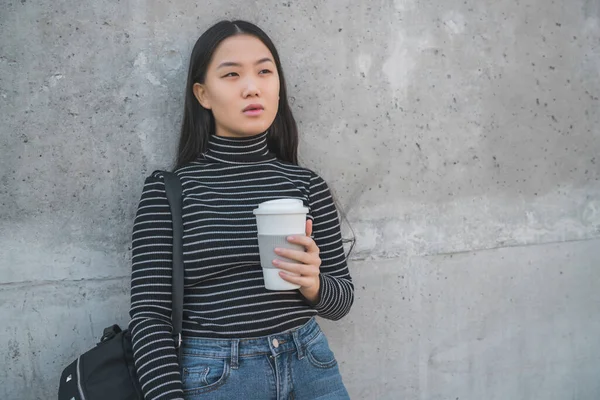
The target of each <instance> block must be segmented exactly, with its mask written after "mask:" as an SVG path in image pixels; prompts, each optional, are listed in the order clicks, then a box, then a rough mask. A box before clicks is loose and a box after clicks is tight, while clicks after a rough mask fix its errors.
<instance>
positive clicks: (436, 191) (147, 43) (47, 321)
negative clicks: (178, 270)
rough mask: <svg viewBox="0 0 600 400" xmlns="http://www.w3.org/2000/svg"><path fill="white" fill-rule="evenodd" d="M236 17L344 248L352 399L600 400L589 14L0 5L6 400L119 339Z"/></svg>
mask: <svg viewBox="0 0 600 400" xmlns="http://www.w3.org/2000/svg"><path fill="white" fill-rule="evenodd" d="M238 17H239V18H245V19H249V20H251V21H253V22H256V23H258V24H259V25H260V26H262V27H263V28H264V29H265V30H266V31H267V32H269V33H270V34H271V35H272V37H273V39H274V41H275V42H276V44H277V45H278V47H279V50H280V53H281V56H282V59H283V63H284V68H285V71H286V74H287V79H288V82H289V90H290V95H291V96H293V98H294V101H293V108H294V112H295V116H296V118H297V120H298V121H299V124H300V130H301V136H302V139H301V158H302V161H303V163H304V164H305V165H307V166H309V167H311V168H314V169H316V170H317V171H319V172H321V173H322V175H323V176H324V177H325V178H326V179H327V180H328V181H329V183H330V185H331V186H332V187H333V188H334V189H335V191H336V192H337V195H338V197H339V199H340V202H341V203H342V204H343V205H344V207H345V209H346V211H347V212H348V215H349V218H350V221H351V223H352V226H353V227H354V229H355V231H356V235H357V238H358V243H357V247H356V251H355V252H354V253H353V262H352V263H351V272H352V274H353V276H354V279H355V282H356V303H355V306H354V308H353V310H352V312H351V314H350V315H349V316H347V317H346V318H345V319H343V320H342V321H340V322H338V323H331V322H329V321H322V325H323V327H324V329H325V330H326V331H327V332H328V333H329V335H330V337H331V339H330V341H331V343H332V346H333V348H334V350H335V351H336V354H337V356H338V359H339V361H340V365H341V370H342V373H343V375H344V379H345V381H346V383H347V385H348V388H349V390H350V392H351V395H352V398H354V399H375V398H376V399H423V400H425V399H440V400H442V399H452V400H454V399H460V400H469V399H473V400H481V399H503V400H504V399H511V400H515V399H523V400H529V399H544V400H559V399H560V400H563V399H597V398H600V380H599V379H598V376H599V375H600V343H599V341H598V337H600V290H599V289H598V288H599V286H600V181H599V179H600V128H599V126H600V125H599V122H600V111H599V106H600V102H599V100H598V98H599V97H600V73H599V70H600V47H599V41H600V2H599V1H598V0H562V1H560V0H557V1H553V2H550V1H548V0H521V1H510V0H484V1H474V0H466V1H465V0H449V1H442V0H430V1H416V0H395V1H376V2H368V1H349V0H348V1H328V2H320V1H315V0H310V1H302V2H300V1H256V2H239V1H218V2H217V1H203V2H192V1H176V2H164V1H143V0H135V1H126V0H125V1H120V2H114V1H107V0H98V1H78V2H77V1H49V0H40V1H32V0H2V1H0V146H1V147H0V148H1V150H0V171H1V175H0V176H1V190H0V207H1V214H0V218H1V220H0V222H1V224H0V254H1V257H0V271H1V272H0V318H1V320H2V321H3V324H2V325H3V326H2V328H0V343H3V344H4V346H2V347H0V365H1V366H0V397H1V398H2V399H19V400H28V399H52V398H55V396H56V390H57V384H58V378H59V373H60V371H61V370H62V368H63V367H64V366H65V364H67V363H69V362H70V361H71V360H72V359H73V358H74V357H75V356H76V355H77V354H79V353H80V352H82V351H83V350H86V349H87V348H89V347H90V346H92V345H93V344H94V343H95V342H96V340H97V339H98V337H99V336H100V334H101V331H102V329H103V328H104V327H105V326H106V325H109V324H111V323H113V322H114V321H118V322H120V323H121V324H126V323H127V320H128V316H127V310H128V302H129V300H128V285H129V271H130V265H129V257H130V254H129V242H130V240H131V239H130V232H131V228H132V224H133V215H134V211H135V207H136V203H137V201H138V199H139V195H140V192H141V186H142V182H143V178H144V176H145V175H146V174H148V173H149V172H150V171H152V170H154V169H157V168H165V167H168V166H169V165H170V163H171V161H172V159H173V156H174V154H175V147H176V143H177V136H178V128H179V122H180V118H181V111H182V93H183V87H184V81H185V75H186V68H187V63H188V57H189V53H190V51H191V47H192V45H193V43H194V42H195V40H196V39H197V37H198V36H199V34H200V33H201V32H202V31H203V30H204V29H206V28H207V27H208V26H209V25H210V24H212V23H214V22H216V21H217V20H219V19H221V18H238ZM346 231H347V229H346Z"/></svg>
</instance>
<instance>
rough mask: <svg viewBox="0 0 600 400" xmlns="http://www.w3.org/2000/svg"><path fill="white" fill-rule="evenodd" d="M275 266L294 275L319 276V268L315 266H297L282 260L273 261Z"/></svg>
mask: <svg viewBox="0 0 600 400" xmlns="http://www.w3.org/2000/svg"><path fill="white" fill-rule="evenodd" d="M273 265H274V266H276V267H277V268H279V269H282V270H284V271H289V272H291V273H293V274H298V275H304V276H311V275H319V268H318V267H317V266H315V265H308V264H296V263H290V262H286V261H281V260H273Z"/></svg>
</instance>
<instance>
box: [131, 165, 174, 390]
mask: <svg viewBox="0 0 600 400" xmlns="http://www.w3.org/2000/svg"><path fill="white" fill-rule="evenodd" d="M172 240H173V227H172V222H171V209H170V208H169V203H168V201H167V195H166V190H165V184H164V180H163V178H162V176H160V175H158V174H157V173H154V174H153V175H151V176H149V177H147V178H146V181H145V183H144V189H143V193H142V196H141V199H140V202H139V206H138V209H137V213H136V217H135V221H134V226H133V237H132V272H131V307H130V311H129V315H130V317H131V321H130V323H129V328H130V330H131V336H132V344H133V358H134V361H135V366H136V370H137V373H138V377H139V380H140V384H141V387H142V392H143V393H144V398H145V399H146V400H154V399H160V400H173V399H183V389H182V383H181V374H180V371H179V364H178V362H177V355H176V352H175V344H174V341H173V337H172V334H171V332H172V330H173V325H172V324H171V277H172V249H173V243H172Z"/></svg>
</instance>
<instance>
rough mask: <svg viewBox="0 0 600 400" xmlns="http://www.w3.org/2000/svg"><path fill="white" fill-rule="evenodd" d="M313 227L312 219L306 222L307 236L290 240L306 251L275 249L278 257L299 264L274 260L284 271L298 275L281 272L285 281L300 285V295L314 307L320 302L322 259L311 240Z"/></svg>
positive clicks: (289, 239)
mask: <svg viewBox="0 0 600 400" xmlns="http://www.w3.org/2000/svg"><path fill="white" fill-rule="evenodd" d="M312 225H313V222H312V221H311V220H310V219H309V220H307V221H306V236H298V237H293V236H292V237H289V238H288V242H290V243H294V244H299V245H301V246H304V248H305V249H306V251H298V250H291V249H280V248H276V249H275V253H276V254H277V255H280V256H282V257H285V258H289V259H290V260H294V261H298V263H291V262H285V261H281V260H273V265H274V266H276V267H277V268H280V269H282V270H284V271H288V272H291V273H294V274H298V276H294V275H290V274H287V273H285V272H283V271H281V272H279V276H281V277H282V278H283V279H284V280H286V281H288V282H291V283H295V284H297V285H300V289H299V290H300V293H302V295H303V296H304V297H305V298H306V299H307V300H308V301H309V302H311V303H312V305H316V304H317V303H318V302H319V300H320V299H319V298H318V297H319V286H320V281H319V273H320V271H319V268H320V267H321V258H320V257H319V247H318V246H317V244H316V243H315V241H314V240H312V239H311V238H310V235H311V234H312Z"/></svg>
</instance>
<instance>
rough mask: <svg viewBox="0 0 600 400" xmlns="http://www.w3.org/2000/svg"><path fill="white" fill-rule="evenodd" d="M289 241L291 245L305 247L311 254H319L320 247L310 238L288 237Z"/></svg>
mask: <svg viewBox="0 0 600 400" xmlns="http://www.w3.org/2000/svg"><path fill="white" fill-rule="evenodd" d="M287 240H288V242H290V243H294V244H299V245H301V246H304V247H305V248H306V251H307V252H309V253H317V254H319V247H318V246H317V244H316V243H315V241H314V240H313V239H312V238H311V237H310V236H288V238H287Z"/></svg>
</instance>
